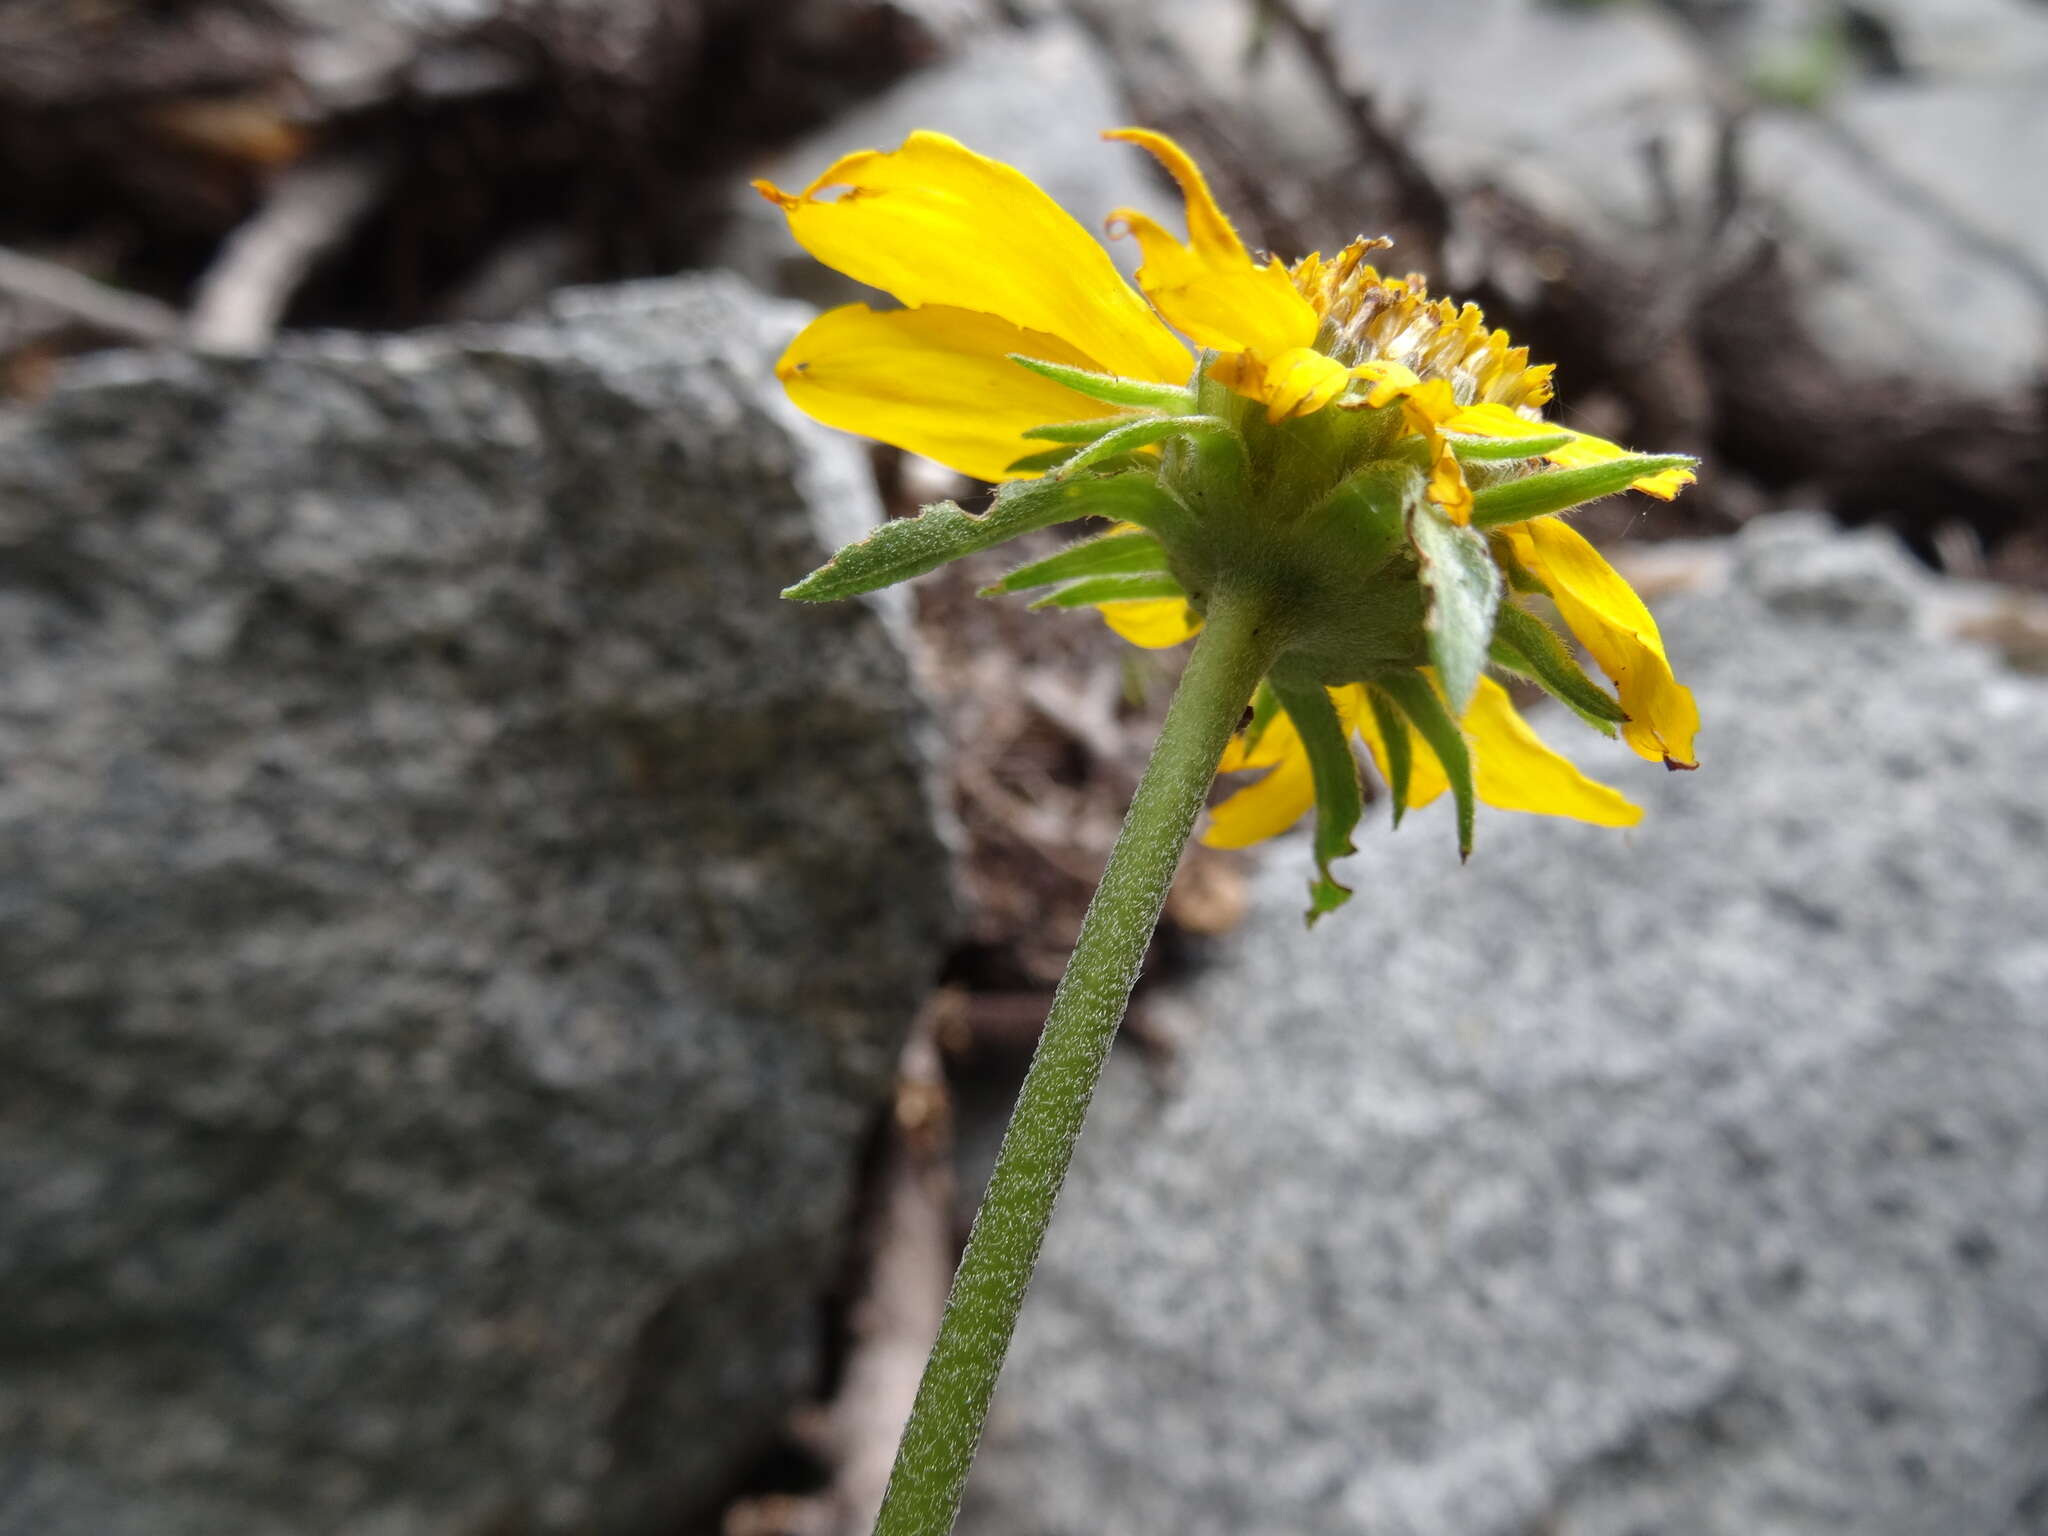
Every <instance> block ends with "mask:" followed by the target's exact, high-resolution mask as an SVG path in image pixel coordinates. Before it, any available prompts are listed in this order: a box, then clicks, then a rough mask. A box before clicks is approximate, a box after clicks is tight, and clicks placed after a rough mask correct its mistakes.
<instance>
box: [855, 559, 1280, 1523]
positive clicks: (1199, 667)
mask: <svg viewBox="0 0 2048 1536" xmlns="http://www.w3.org/2000/svg"><path fill="white" fill-rule="evenodd" d="M1278 642H1279V636H1278V635H1277V633H1275V632H1274V626H1273V625H1272V624H1270V623H1265V624H1262V618H1261V614H1260V612H1259V610H1258V609H1257V608H1256V607H1254V606H1253V605H1252V604H1250V603H1248V602H1243V601H1232V600H1230V599H1229V598H1227V597H1225V596H1224V595H1223V594H1217V596H1216V597H1215V598H1213V599H1212V600H1211V603H1210V608H1209V614H1208V622H1207V624H1206V625H1205V626H1204V628H1203V630H1202V634H1201V637H1200V638H1199V639H1198V640H1197V641H1196V642H1195V651H1194V655H1193V656H1191V657H1190V658H1189V659H1188V666H1187V671H1186V672H1184V673H1183V674H1182V675H1181V680H1180V686H1179V687H1178V688H1177V689H1176V690H1175V692H1174V695H1173V704H1172V706H1171V707H1170V708H1169V709H1168V710H1167V712H1166V723H1165V724H1164V725H1163V726H1162V727H1161V728H1160V732H1159V742H1158V745H1157V746H1155V747H1154V748H1153V749H1152V760H1151V761H1150V762H1149V763H1147V764H1146V766H1145V776H1144V777H1143V778H1142V779H1140V780H1139V781H1138V789H1137V793H1136V794H1135V795H1133V796H1132V798H1131V810H1130V814H1129V815H1128V816H1126V817H1125V818H1124V825H1123V831H1122V832H1120V833H1119V834H1118V835H1117V840H1116V847H1115V848H1114V849H1112V850H1111V851H1110V855H1109V864H1108V866H1107V867H1106V868H1105V869H1104V870H1103V872H1102V884H1101V885H1099V886H1098V887H1096V891H1095V898H1094V900H1092V901H1091V902H1089V904H1088V915H1087V917H1086V918H1084V919H1083V920H1082V923H1081V933H1080V937H1079V938H1078V939H1076V940H1075V943H1074V953H1073V956H1072V958H1071V959H1069V960H1068V961H1067V973H1066V975H1065V976H1063V977H1062V978H1061V979H1060V986H1059V991H1058V992H1057V993H1056V994H1055V995H1054V997H1053V1002H1052V1012H1051V1014H1050V1015H1049V1016H1048V1017H1047V1018H1046V1021H1045V1032H1044V1034H1043V1035H1042V1036H1041V1037H1040V1038H1039V1042H1038V1050H1037V1053H1036V1054H1035V1055H1034V1056H1033V1057H1032V1058H1031V1070H1030V1071H1029V1072H1027V1073H1026V1074H1025V1077H1024V1086H1023V1088H1022V1089H1021V1090H1020V1091H1019V1092H1018V1095H1017V1108H1016V1110H1015V1112H1014V1113H1013V1114H1012V1115H1011V1117H1010V1128H1009V1130H1008V1131H1007V1132H1006V1133H1005V1134H1004V1136H1003V1146H1002V1150H1001V1152H999V1153H998V1154H997V1156H996V1166H995V1172H994V1173H993V1174H991V1175H990V1177H989V1182H988V1191H987V1193H986V1194H984V1195H983V1196H982V1201H981V1210H980V1212H979V1214H977V1215H976V1217H975V1219H974V1231H973V1233H972V1234H971V1235H970V1236H969V1237H968V1239H967V1251H966V1252H965V1253H964V1254H962V1255H961V1259H960V1268H959V1271H958V1272H957V1273H956V1274H955V1275H954V1277H953V1292H952V1295H951V1296H950V1297H948V1298H947V1301H946V1315H945V1318H944V1321H942V1322H941V1323H940V1325H939V1336H938V1339H937V1341H936V1342H935V1343H934V1344H933V1346H932V1354H931V1359H930V1361H929V1362H928V1363H927V1364H926V1366H925V1370H924V1379H923V1380H922V1381H921V1382H920V1383H919V1384H918V1389H917V1402H916V1405H915V1406H914V1407H913V1408H912V1409H911V1412H910V1422H909V1424H908V1425H907V1426H906V1427H905V1428H904V1431H903V1443H902V1445H901V1446H900V1447H899V1448H898V1449H897V1452H896V1466H895V1470H894V1471H893V1472H892V1473H891V1474H890V1477H889V1491H888V1493H887V1495H886V1496H885V1497H884V1498H883V1500H882V1512H881V1515H880V1518H879V1519H878V1520H877V1521H876V1523H875V1536H946V1533H947V1532H949V1531H951V1530H952V1528H953V1521H954V1518H955V1517H956V1516H957V1515H958V1513H959V1510H960V1498H961V1494H962V1492H963V1491H964V1490H965V1488H966V1485H967V1469H968V1467H969V1466H970V1465H971V1464H972V1462H973V1460H974V1448H975V1445H976V1443H977V1442H978V1441H979V1440H980V1439H981V1427H982V1423H983V1421H984V1420H986V1419H987V1417H988V1405H989V1398H990V1397H991V1396H992V1395H993V1394H994V1392H995V1385H996V1376H997V1373H998V1372H1000V1371H1001V1370H1002V1368H1003V1356H1004V1355H1005V1354H1007V1353H1008V1352H1009V1348H1010V1336H1011V1334H1012V1333H1014V1332H1015V1331H1016V1327H1017V1313H1018V1310H1019V1309H1020V1308H1021V1307H1022V1306H1023V1304H1024V1291H1025V1288H1026V1287H1027V1286H1028V1285H1030V1283H1031V1271H1032V1269H1033V1267H1034V1266H1035V1265H1036V1264H1037V1262H1038V1251H1039V1249H1040V1247H1041V1246H1043V1244H1044V1241H1045V1229H1046V1224H1047V1223H1048V1222H1049V1221H1050V1220H1051V1219H1052V1208H1053V1203H1054V1202H1055V1201H1056V1200H1058V1198H1059V1193H1060V1186H1061V1184H1062V1183H1064V1182H1065V1181H1066V1176H1067V1165H1068V1164H1069V1163H1070V1162H1071V1161H1072V1160H1073V1156H1074V1143H1075V1141H1076V1140H1077V1139H1078V1138H1079V1136H1080V1134H1081V1121H1082V1118H1083V1116H1085V1115H1086V1114H1087V1112H1088V1101H1089V1100H1090V1099H1091V1098H1092V1097H1093V1096H1094V1093H1095V1084H1096V1080H1097V1079H1098V1078H1100V1077H1101V1075H1102V1064H1103V1061H1104V1060H1105V1059H1106V1058H1107V1056H1108V1055H1109V1046H1110V1042H1111V1041H1112V1040H1114V1039H1115V1038H1116V1029H1117V1025H1118V1024H1119V1023H1120V1022H1122V1020H1123V1015H1124V1005H1125V1004H1126V1003H1127V1002H1129V1001H1130V996H1131V987H1132V986H1133V984H1135V983H1136V981H1137V979H1138V967H1139V965H1140V964H1141V963H1142V962H1143V960H1144V958H1145V949H1146V946H1147V945H1148V944H1149V943H1150V942H1151V939H1152V930H1153V928H1154V927H1155V926H1156V925H1157V923H1158V921H1159V912H1160V909H1161V908H1162V907H1163V906H1164V905H1165V904H1166V892H1167V888H1168V887H1169V886H1170V885H1172V883H1173V874H1174V871H1175V870H1176V869H1177V868H1178V867H1179V866H1180V856H1181V852H1182V850H1183V849H1184V848H1186V846H1187V841H1188V834H1189V833H1190V832H1192V831H1193V830H1194V825H1195V817H1196V815H1197V814H1198V813H1199V812H1200V810H1201V808H1202V801H1203V798H1204V797H1205V796H1206V795H1207V793H1208V790H1209V784H1210V781H1211V780H1212V779H1214V778H1215V775H1216V764H1217V761H1218V759H1220V758H1221V757H1222V755H1223V748H1224V745H1225V743H1227V742H1228V741H1229V740H1230V733H1231V731H1232V730H1233V729H1235V727H1236V725H1237V720H1238V716H1239V715H1240V714H1241V713H1242V712H1243V710H1244V705H1245V701H1246V700H1247V699H1249V698H1250V697H1251V696H1252V691H1253V689H1255V688H1256V687H1257V686H1258V682H1259V679H1260V678H1261V677H1262V676H1263V675H1264V674H1265V671H1266V668H1267V666H1268V665H1269V664H1270V663H1271V661H1272V659H1273V655H1274V653H1275V652H1276V650H1277V649H1278Z"/></svg>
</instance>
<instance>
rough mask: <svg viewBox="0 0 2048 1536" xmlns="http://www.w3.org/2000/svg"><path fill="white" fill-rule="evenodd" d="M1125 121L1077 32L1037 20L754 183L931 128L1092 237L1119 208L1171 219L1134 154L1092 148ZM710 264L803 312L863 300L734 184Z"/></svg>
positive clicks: (786, 183) (1174, 206) (1125, 246)
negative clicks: (1003, 164)
mask: <svg viewBox="0 0 2048 1536" xmlns="http://www.w3.org/2000/svg"><path fill="white" fill-rule="evenodd" d="M1131 121H1132V115H1131V110H1130V108H1129V107H1128V106H1127V105H1126V104H1125V103H1124V101H1123V99H1122V97H1121V96H1120V95H1119V93H1118V91H1117V89H1116V87H1115V85H1114V83H1113V82H1112V80H1111V78H1110V74H1109V70H1108V67H1107V66H1106V65H1105V63H1104V62H1103V60H1102V58H1101V56H1100V54H1099V52H1098V50H1097V49H1096V46H1095V44H1094V42H1093V41H1092V40H1091V39H1090V38H1089V36H1088V34H1087V33H1086V32H1084V31H1083V30H1082V29H1081V28H1079V27H1078V26H1076V25H1074V23H1072V22H1071V21H1066V20H1063V19H1058V18H1049V19H1046V20H1044V21H1041V22H1039V23H1037V24H1036V25H1033V26H1031V27H1029V28H1024V29H1016V30H1012V29H1008V28H992V29H990V30H988V31H987V32H985V33H983V34H982V35H981V36H979V37H977V38H975V39H974V40H973V41H972V42H970V43H969V44H967V45H966V46H964V47H962V48H961V49H960V50H959V52H958V53H956V54H954V55H952V56H951V57H949V58H945V59H942V60H940V61H939V62H938V63H935V64H933V65H931V66H929V67H927V68H926V69H924V70H921V71H920V72H918V73H917V74H914V75H911V76H910V77H909V78H907V79H906V80H904V81H903V82H902V83H901V84H899V85H897V86H896V88H895V89H894V90H892V91H890V92H888V93H887V94H886V95H884V96H882V97H880V98H878V99H877V100H875V101H872V102H869V103H867V104H866V105H865V106H863V107H861V108H859V109H858V110H856V111H853V112H850V113H848V114H847V115H846V116H844V117H842V118H839V119H837V120H836V121H834V122H833V123H832V124H831V125H830V126H829V127H827V128H824V129H822V130H820V131H819V132H818V133H816V134H813V135H812V136H810V137H809V138H806V139H804V140H802V141H801V142H800V143H798V144H796V145H795V146H793V147H792V148H790V149H788V150H786V151H785V152H783V153H782V154H781V155H779V156H777V157H776V159H775V160H774V162H773V163H772V164H769V165H766V166H763V167H761V168H759V171H758V174H759V175H760V176H762V177H764V178H765V179H767V180H769V181H771V182H773V183H775V185H777V186H779V187H783V188H785V189H787V190H790V191H796V190H798V189H800V188H802V187H804V186H806V185H808V184H809V183H810V181H811V180H812V178H813V177H815V176H817V175H818V174H819V172H821V171H823V170H824V169H825V168H826V167H827V166H829V165H830V164H832V162H833V161H835V160H837V159H838V158H839V157H840V156H841V155H845V154H851V153H852V152H853V151H855V150H860V149H894V148H896V146H897V145H899V144H901V143H902V142H903V140H904V139H905V137H907V136H908V135H909V134H910V133H911V131H912V130H914V129H918V128H931V129H936V130H937V131H939V132H941V133H947V134H951V135H952V136H953V137H954V138H956V139H958V140H960V141H961V142H962V143H964V144H965V145H967V146H968V148H970V149H974V150H978V151H980V152H981V153H982V154H985V155H991V156H993V157H994V158H996V159H998V160H1005V161H1008V162H1009V163H1010V164H1012V165H1014V166H1016V167H1017V168H1018V169H1019V170H1021V171H1023V172H1024V173H1025V174H1026V175H1027V176H1029V177H1031V179H1032V180H1033V181H1035V182H1037V183H1038V184H1039V185H1040V186H1041V187H1043V188H1045V190H1046V191H1047V192H1049V193H1051V194H1052V197H1053V199H1054V201H1056V202H1058V203H1059V205H1060V206H1061V207H1063V208H1065V209H1066V210H1067V211H1068V212H1069V213H1071V214H1073V215H1074V217H1075V218H1077V219H1079V220H1080V221H1081V223H1082V224H1083V225H1084V226H1086V227H1087V228H1088V229H1090V230H1093V231H1096V232H1097V233H1100V232H1101V229H1102V221H1103V220H1104V219H1106V218H1107V217H1108V216H1109V214H1110V212H1111V211H1112V210H1113V209H1116V208H1119V207H1125V206H1129V207H1136V208H1141V209H1144V210H1146V211H1148V212H1150V213H1152V214H1154V215H1155V216H1156V217H1161V218H1171V219H1173V220H1176V221H1177V220H1178V218H1179V212H1178V209H1179V202H1178V199H1177V198H1175V197H1171V196H1168V195H1167V194H1165V193H1164V192H1162V190H1161V189H1160V188H1159V187H1158V185H1157V184H1156V183H1155V182H1153V181H1152V180H1151V179H1150V178H1149V176H1148V175H1147V171H1146V167H1147V164H1148V163H1149V162H1147V160H1146V158H1145V156H1144V155H1143V154H1142V153H1140V152H1139V151H1138V150H1135V149H1132V148H1130V147H1129V146H1128V145H1121V144H1106V143H1104V142H1103V140H1102V133H1103V130H1104V129H1107V128H1117V127H1122V126H1124V125H1126V124H1128V123H1130V122H1131ZM1173 227H1175V228H1178V227H1179V225H1178V223H1177V222H1176V223H1175V224H1174V226H1173ZM1110 254H1111V255H1112V256H1113V257H1115V258H1116V260H1117V262H1118V264H1119V265H1120V266H1122V267H1123V269H1124V270H1125V271H1126V272H1129V271H1133V270H1135V269H1136V267H1137V263H1138V251H1137V242H1136V241H1132V240H1119V241H1114V242H1111V243H1110ZM717 262H718V264H719V265H721V266H725V267H730V268H732V269H733V270H734V271H736V272H739V273H742V274H743V275H745V276H746V277H747V278H749V279H750V280H751V281H753V282H754V283H755V284H756V285H757V286H760V287H763V288H767V289H769V290H771V291H774V292H779V293H786V294H789V295H792V296H794V297H799V298H802V299H805V300H807V301H809V302H810V303H813V304H819V305H826V304H844V303H849V302H852V301H855V300H858V299H863V298H872V297H873V290H871V289H866V288H862V287H861V286H859V285H858V284H856V283H854V282H853V281H851V280H850V279H848V278H844V277H841V276H839V275H838V274H837V273H835V272H832V271H830V270H829V269H827V268H825V267H821V266H819V265H818V263H817V262H815V261H813V260H812V259H811V257H810V256H809V255H807V254H806V253H805V252H804V251H803V249H802V248H801V247H799V246H798V245H797V243H796V242H795V241H794V240H792V239H790V237H789V225H788V223H787V221H786V220H785V219H784V218H783V216H782V213H781V211H780V210H779V209H777V208H775V207H774V206H773V205H771V204H769V203H767V202H765V201H763V200H762V199H761V198H760V197H758V196H756V195H755V193H754V192H753V191H752V190H751V189H750V188H748V187H745V186H740V187H737V188H735V189H734V192H733V203H732V208H731V214H730V218H729V221H728V224H727V227H726V230H725V233H724V235H723V236H722V237H721V240H720V245H719V249H718V252H717Z"/></svg>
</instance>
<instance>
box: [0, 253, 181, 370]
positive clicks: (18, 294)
mask: <svg viewBox="0 0 2048 1536" xmlns="http://www.w3.org/2000/svg"><path fill="white" fill-rule="evenodd" d="M0 294H4V295H5V296H6V297H8V298H11V299H18V300H21V301H23V302H25V303H28V304H33V305H39V306H41V307H42V308H44V309H52V310H55V311H57V312H58V313H59V314H61V315H63V316H65V317H66V318H67V319H70V320H74V321H77V322H78V323H80V324H82V325H88V326H91V327H92V328H93V329H94V330H96V331H104V332H106V333H107V334H108V335H109V336H117V337H119V338H121V339H122V340H123V341H135V342H141V343H143V344H144V345H147V346H156V345H159V344H161V343H163V342H168V341H175V340H176V339H177V336H178V330H179V324H180V322H179V318H178V312H177V311H176V310H175V309H172V308H171V307H170V305H168V304H163V303H159V302H158V301H157V300H155V299H152V298H148V297H146V296H145V295H143V294H139V293H124V292H122V291H121V290H120V289H118V288H109V287H108V286H107V285H106V284H105V283H100V282H95V281H93V279H91V278H89V277H87V276H86V275H85V274H84V273H82V272H74V271H73V270H72V269H71V268H69V267H66V266H60V265H59V264H58V263H56V262H54V261H44V260H42V259H41V258H40V257H36V256H24V255H23V254H22V253H21V252H19V251H11V250H8V249H7V248H6V247H4V246H0Z"/></svg>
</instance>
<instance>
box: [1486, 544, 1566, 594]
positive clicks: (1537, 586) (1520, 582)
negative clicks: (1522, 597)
mask: <svg viewBox="0 0 2048 1536" xmlns="http://www.w3.org/2000/svg"><path fill="white" fill-rule="evenodd" d="M1486 542H1487V543H1488V544H1489V545H1490V546H1492V549H1493V563H1494V564H1495V565H1497V566H1499V567H1500V569H1501V574H1502V575H1504V576H1506V577H1507V579H1508V590H1509V591H1510V592H1523V593H1527V594H1528V595H1529V596H1530V597H1548V596H1550V588H1548V587H1546V586H1545V585H1544V584H1543V582H1542V579H1541V578H1540V577H1538V576H1537V575H1536V574H1535V572H1533V571H1531V570H1530V569H1529V567H1527V566H1526V565H1524V564H1522V559H1521V556H1519V555H1517V554H1516V553H1515V546H1514V543H1513V541H1512V540H1510V539H1509V538H1508V536H1507V535H1506V534H1504V533H1491V534H1488V535H1487V537H1486Z"/></svg>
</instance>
